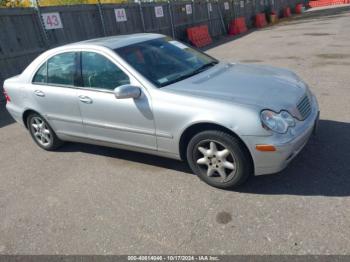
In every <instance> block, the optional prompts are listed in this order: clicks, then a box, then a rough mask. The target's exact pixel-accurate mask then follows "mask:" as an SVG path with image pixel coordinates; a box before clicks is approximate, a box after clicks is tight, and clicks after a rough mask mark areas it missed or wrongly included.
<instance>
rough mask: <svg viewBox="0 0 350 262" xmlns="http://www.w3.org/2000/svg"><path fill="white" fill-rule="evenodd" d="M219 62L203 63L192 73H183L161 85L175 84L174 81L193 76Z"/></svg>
mask: <svg viewBox="0 0 350 262" xmlns="http://www.w3.org/2000/svg"><path fill="white" fill-rule="evenodd" d="M218 63H219V62H218V61H212V62H209V63H206V64H204V65H201V66H200V67H198V68H196V69H195V70H193V71H192V72H190V73H188V74H185V75H181V76H179V77H178V78H175V79H173V80H170V81H168V82H165V83H163V84H161V87H163V86H166V85H170V84H173V83H175V82H179V81H181V80H184V79H186V78H189V77H191V76H194V75H196V74H199V73H201V72H203V71H205V70H206V69H207V68H209V67H212V66H214V65H216V64H218Z"/></svg>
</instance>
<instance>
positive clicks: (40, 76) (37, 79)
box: [33, 63, 47, 84]
mask: <svg viewBox="0 0 350 262" xmlns="http://www.w3.org/2000/svg"><path fill="white" fill-rule="evenodd" d="M46 76H47V66H46V63H44V64H43V65H42V66H41V67H40V68H39V70H38V71H37V72H36V74H35V76H34V78H33V83H37V84H40V83H46Z"/></svg>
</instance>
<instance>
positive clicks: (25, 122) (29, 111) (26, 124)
mask: <svg viewBox="0 0 350 262" xmlns="http://www.w3.org/2000/svg"><path fill="white" fill-rule="evenodd" d="M32 113H35V114H38V115H41V114H40V113H39V112H37V111H35V110H33V109H26V110H24V112H23V114H22V120H23V124H24V126H25V127H26V128H27V129H28V123H27V119H28V116H29V115H30V114H32Z"/></svg>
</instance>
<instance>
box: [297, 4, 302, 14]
mask: <svg viewBox="0 0 350 262" xmlns="http://www.w3.org/2000/svg"><path fill="white" fill-rule="evenodd" d="M302 12H303V4H297V5H296V6H295V13H296V14H301V13H302Z"/></svg>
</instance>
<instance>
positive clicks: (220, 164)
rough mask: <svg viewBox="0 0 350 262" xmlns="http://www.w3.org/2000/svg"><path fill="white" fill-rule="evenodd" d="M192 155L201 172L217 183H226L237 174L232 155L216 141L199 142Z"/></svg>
mask: <svg viewBox="0 0 350 262" xmlns="http://www.w3.org/2000/svg"><path fill="white" fill-rule="evenodd" d="M194 155H195V160H196V163H197V165H198V167H199V169H200V170H201V172H202V173H205V174H206V175H207V176H208V177H210V178H211V179H213V180H216V181H217V182H227V181H229V180H231V179H232V178H233V177H234V176H235V174H236V172H237V166H236V160H235V156H234V154H233V153H232V152H231V151H230V150H229V149H228V148H227V147H226V146H224V145H223V144H221V143H219V142H217V141H211V140H206V141H202V142H200V143H199V144H198V145H197V147H196V152H195V154H194Z"/></svg>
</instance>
